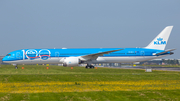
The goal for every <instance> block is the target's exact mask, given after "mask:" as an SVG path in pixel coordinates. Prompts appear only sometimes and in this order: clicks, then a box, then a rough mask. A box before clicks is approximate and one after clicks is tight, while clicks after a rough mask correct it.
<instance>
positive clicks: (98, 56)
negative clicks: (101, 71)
mask: <svg viewBox="0 0 180 101" xmlns="http://www.w3.org/2000/svg"><path fill="white" fill-rule="evenodd" d="M172 28H173V26H167V27H166V28H165V29H164V30H163V31H162V32H161V33H160V34H159V35H158V36H157V37H156V38H155V39H154V40H153V41H152V42H151V43H150V44H149V45H148V46H146V47H144V48H87V49H86V48H78V49H66V48H62V49H21V50H16V51H13V52H10V53H9V54H7V55H6V56H5V57H4V58H3V60H2V61H3V62H4V63H10V64H16V68H17V65H18V64H63V66H78V65H79V64H87V66H86V68H94V66H93V65H92V64H94V63H133V62H141V61H147V60H151V59H156V58H161V57H164V56H167V55H171V54H173V52H171V51H173V50H175V49H168V50H165V47H166V45H167V42H168V38H169V35H170V33H171V30H172Z"/></svg>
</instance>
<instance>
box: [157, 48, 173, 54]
mask: <svg viewBox="0 0 180 101" xmlns="http://www.w3.org/2000/svg"><path fill="white" fill-rule="evenodd" d="M174 50H176V49H168V50H165V51H164V52H160V53H157V54H156V55H161V54H164V53H167V52H171V51H174Z"/></svg>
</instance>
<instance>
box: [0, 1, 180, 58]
mask: <svg viewBox="0 0 180 101" xmlns="http://www.w3.org/2000/svg"><path fill="white" fill-rule="evenodd" d="M171 25H173V26H174V28H173V30H172V33H171V35H170V38H169V41H168V43H167V46H166V49H173V48H175V49H176V50H175V51H174V52H175V54H174V55H171V56H167V57H166V58H171V59H180V53H179V50H180V45H179V43H180V42H179V39H180V34H179V32H180V0H1V1H0V55H1V56H4V55H6V54H7V53H9V52H11V51H14V50H19V49H29V48H30V49H36V48H38V49H39V48H134V47H145V46H147V45H148V44H149V43H150V42H151V41H152V40H153V39H154V38H155V37H156V36H157V35H158V34H159V33H160V32H161V31H162V30H163V29H164V28H165V27H166V26H171Z"/></svg>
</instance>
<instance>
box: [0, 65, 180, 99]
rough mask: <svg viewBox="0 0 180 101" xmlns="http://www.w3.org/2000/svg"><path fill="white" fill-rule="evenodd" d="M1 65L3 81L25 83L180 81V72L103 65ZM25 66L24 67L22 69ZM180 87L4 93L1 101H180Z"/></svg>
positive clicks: (0, 96)
mask: <svg viewBox="0 0 180 101" xmlns="http://www.w3.org/2000/svg"><path fill="white" fill-rule="evenodd" d="M18 67H19V69H14V66H12V65H1V67H0V83H18V82H20V83H23V82H26V83H27V82H51V81H55V82H56V81H58V82H59V81H60V82H79V81H84V82H86V81H88V82H93V81H138V80H180V72H174V71H153V72H151V73H147V72H145V70H139V69H119V68H102V67H98V68H97V69H85V68H84V67H74V68H73V69H71V67H60V66H49V69H46V67H47V66H41V65H39V66H36V65H24V66H23V65H19V66H18ZM21 67H24V69H21ZM78 86H81V85H78ZM179 95H180V90H179V89H177V90H140V91H89V92H60V93H58V92H56V93H52V92H51V93H47V92H44V93H0V101H9V100H10V101H14V100H17V101H21V100H23V101H49V100H64V101H99V100H100V101H114V100H115V101H119V100H122V101H129V100H135V101H139V100H149V101H152V100H155V101H159V100H167V101H172V100H173V101H178V100H180V96H179Z"/></svg>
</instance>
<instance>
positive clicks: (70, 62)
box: [63, 57, 81, 67]
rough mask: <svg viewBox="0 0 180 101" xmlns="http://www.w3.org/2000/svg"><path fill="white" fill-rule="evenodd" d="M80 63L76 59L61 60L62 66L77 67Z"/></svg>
mask: <svg viewBox="0 0 180 101" xmlns="http://www.w3.org/2000/svg"><path fill="white" fill-rule="evenodd" d="M80 63H81V61H80V59H79V58H78V57H68V58H65V59H64V60H63V66H65V67H66V66H79V64H80Z"/></svg>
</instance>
